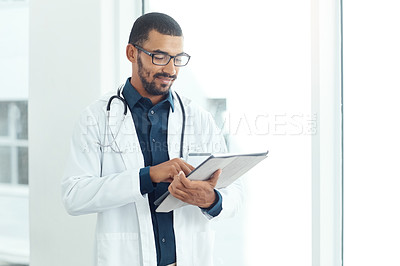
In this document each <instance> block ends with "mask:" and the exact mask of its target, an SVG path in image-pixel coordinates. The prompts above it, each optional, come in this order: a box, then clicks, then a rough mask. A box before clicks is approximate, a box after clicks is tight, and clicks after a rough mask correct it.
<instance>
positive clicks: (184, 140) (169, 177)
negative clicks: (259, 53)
mask: <svg viewBox="0 0 400 266" xmlns="http://www.w3.org/2000/svg"><path fill="white" fill-rule="evenodd" d="M126 55H127V58H128V60H129V61H130V62H131V64H132V76H131V78H128V80H127V81H126V83H125V85H124V86H123V88H122V92H121V93H120V95H119V96H118V97H114V98H112V97H111V98H110V95H106V96H104V97H103V98H102V99H100V100H98V101H96V102H95V103H93V104H92V105H90V106H89V107H87V108H86V110H85V111H84V112H83V114H82V117H81V120H80V122H79V123H78V125H77V127H76V129H75V131H74V135H73V137H72V145H71V156H70V162H69V164H68V167H67V169H66V173H65V177H64V180H63V183H62V193H63V200H64V205H65V207H66V209H67V211H68V212H69V213H70V214H71V215H81V214H87V213H97V227H96V247H95V249H96V261H95V263H96V265H109V266H115V265H118V266H125V265H145V266H147V265H148V266H156V265H162V266H164V265H179V266H185V265H187V266H194V265H201V266H204V265H212V264H213V263H212V261H213V232H211V230H210V223H211V222H212V220H214V219H216V218H220V217H224V216H226V217H230V216H232V215H234V214H235V213H236V212H237V210H238V208H239V206H240V204H241V201H242V189H241V185H240V182H235V183H234V184H232V185H230V186H229V187H227V188H224V189H219V190H217V189H215V185H216V182H217V180H218V177H219V175H220V173H221V171H220V170H218V171H216V172H215V173H214V175H213V176H212V178H211V179H209V180H207V181H190V180H188V179H187V178H186V175H187V174H189V173H190V172H191V171H192V170H193V166H191V165H190V164H188V163H187V162H185V161H184V160H183V159H182V158H179V157H183V158H186V157H187V154H188V153H189V152H209V153H215V152H225V151H226V146H225V142H224V139H223V137H222V135H221V134H220V130H218V129H217V127H216V126H215V123H214V121H213V119H212V117H211V115H210V114H209V113H207V112H205V111H204V110H202V109H201V108H199V107H197V106H196V105H195V104H193V103H192V102H191V101H190V100H188V99H186V98H183V97H182V99H180V96H179V95H178V94H176V93H175V92H173V91H172V90H171V86H172V84H173V82H174V80H175V79H176V78H177V76H178V73H179V69H180V68H181V67H183V66H185V65H186V64H187V63H188V62H189V60H190V56H189V55H188V54H186V53H185V52H184V50H183V35H182V30H181V28H180V26H179V24H178V23H177V22H176V21H175V20H174V19H173V18H171V17H169V16H167V15H165V14H161V13H149V14H146V15H143V16H141V17H140V18H138V19H137V20H136V21H135V23H134V25H133V27H132V31H131V34H130V37H129V44H128V45H127V48H126ZM125 109H126V110H125ZM107 111H109V114H107ZM125 112H126V114H125ZM183 127H184V132H183V131H182V128H183ZM167 190H169V191H170V193H171V194H172V195H173V196H174V197H176V198H178V199H180V200H182V201H183V202H186V203H188V204H189V205H187V206H184V207H181V208H178V209H176V210H174V211H171V212H168V213H159V212H156V208H157V206H156V205H155V204H154V202H155V200H156V199H157V198H159V197H160V196H161V195H163V194H164V193H165V192H166V191H167Z"/></svg>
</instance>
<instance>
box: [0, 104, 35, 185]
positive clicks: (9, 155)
mask: <svg viewBox="0 0 400 266" xmlns="http://www.w3.org/2000/svg"><path fill="white" fill-rule="evenodd" d="M27 107H28V103H27V101H1V102H0V182H1V183H6V184H24V185H26V184H28V121H27V119H28V117H27V113H28V110H27Z"/></svg>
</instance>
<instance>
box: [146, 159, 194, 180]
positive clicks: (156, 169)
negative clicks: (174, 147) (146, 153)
mask: <svg viewBox="0 0 400 266" xmlns="http://www.w3.org/2000/svg"><path fill="white" fill-rule="evenodd" d="M193 169H194V167H193V166H191V165H190V164H188V163H187V162H185V161H184V160H182V159H179V158H175V159H172V160H169V161H166V162H164V163H160V164H157V165H155V166H151V167H150V179H151V181H152V182H154V183H160V182H172V180H174V176H176V175H178V173H179V172H180V171H183V173H184V174H185V175H188V174H189V173H190V172H191V171H193Z"/></svg>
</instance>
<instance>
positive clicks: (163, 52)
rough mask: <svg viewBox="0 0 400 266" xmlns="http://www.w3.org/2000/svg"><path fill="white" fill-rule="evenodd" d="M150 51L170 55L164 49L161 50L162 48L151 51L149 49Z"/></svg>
mask: <svg viewBox="0 0 400 266" xmlns="http://www.w3.org/2000/svg"><path fill="white" fill-rule="evenodd" d="M151 52H152V53H159V54H165V55H169V56H171V55H170V54H169V53H167V52H165V51H163V50H160V49H157V50H153V51H151ZM184 54H186V53H185V52H182V53H179V54H177V55H184ZM177 55H175V56H177Z"/></svg>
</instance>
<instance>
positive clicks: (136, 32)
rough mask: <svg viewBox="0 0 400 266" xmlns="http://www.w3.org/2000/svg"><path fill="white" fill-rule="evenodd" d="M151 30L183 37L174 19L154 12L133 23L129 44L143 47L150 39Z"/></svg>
mask: <svg viewBox="0 0 400 266" xmlns="http://www.w3.org/2000/svg"><path fill="white" fill-rule="evenodd" d="M151 30H156V31H157V32H159V33H161V34H164V35H171V36H182V29H181V27H180V26H179V24H178V22H176V21H175V20H174V19H173V18H172V17H170V16H168V15H166V14H163V13H157V12H153V13H147V14H144V15H142V16H141V17H139V18H138V19H137V20H136V21H135V23H133V27H132V30H131V34H130V35H129V43H130V44H136V45H142V44H143V43H144V42H145V41H146V40H147V39H148V37H149V32H150V31H151Z"/></svg>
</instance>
